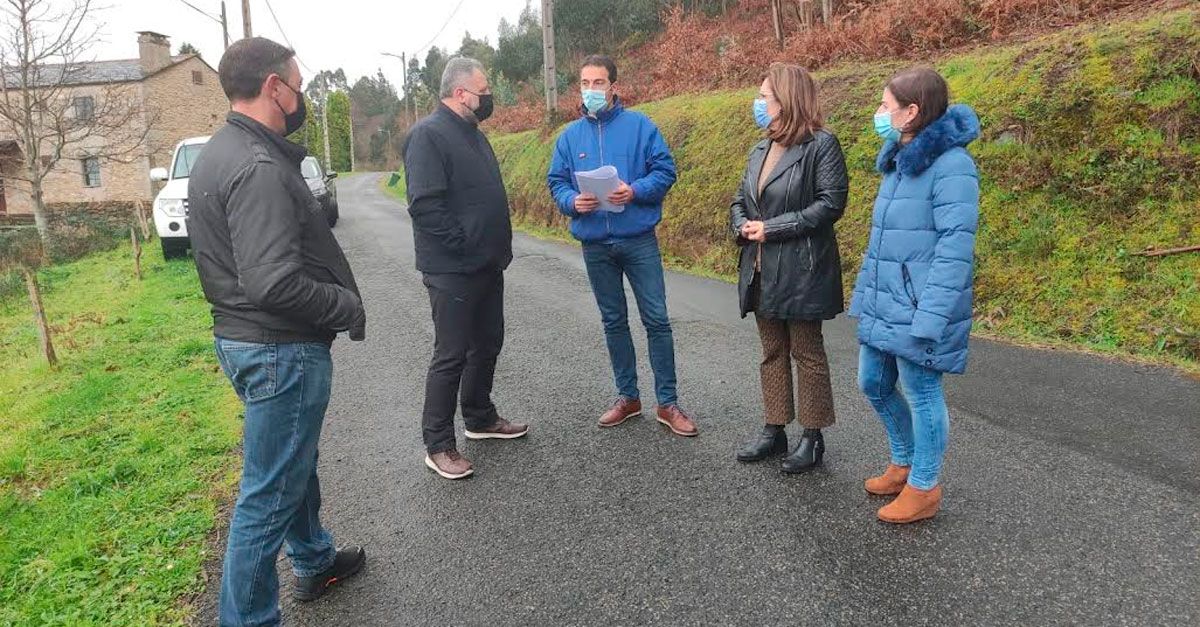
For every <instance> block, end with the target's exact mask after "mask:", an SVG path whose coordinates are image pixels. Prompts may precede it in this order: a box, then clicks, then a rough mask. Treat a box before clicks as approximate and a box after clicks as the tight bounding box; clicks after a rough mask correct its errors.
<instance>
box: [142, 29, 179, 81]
mask: <svg viewBox="0 0 1200 627" xmlns="http://www.w3.org/2000/svg"><path fill="white" fill-rule="evenodd" d="M138 61H139V62H140V63H141V65H142V72H145V73H146V74H153V73H155V72H157V71H159V70H161V69H163V68H165V67H167V66H168V65H171V39H170V38H169V37H167V36H166V35H162V34H159V33H155V32H151V31H148V30H144V31H141V32H139V33H138Z"/></svg>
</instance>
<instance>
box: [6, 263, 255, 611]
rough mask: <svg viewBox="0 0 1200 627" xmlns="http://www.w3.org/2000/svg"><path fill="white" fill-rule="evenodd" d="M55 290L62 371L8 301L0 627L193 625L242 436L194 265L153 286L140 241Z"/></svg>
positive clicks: (156, 273) (54, 276) (158, 270)
mask: <svg viewBox="0 0 1200 627" xmlns="http://www.w3.org/2000/svg"><path fill="white" fill-rule="evenodd" d="M41 280H42V281H43V282H44V286H45V294H44V298H45V304H46V309H47V312H48V315H49V316H50V321H51V324H52V325H53V326H54V328H55V330H56V334H55V336H54V341H55V344H56V348H57V350H58V355H59V359H60V367H59V369H58V370H57V371H54V370H51V369H50V368H49V367H47V366H46V365H45V362H44V361H43V359H42V358H41V355H40V353H39V352H38V347H37V346H38V345H37V337H36V331H35V329H34V326H33V324H32V322H31V314H30V310H29V306H28V303H27V302H26V301H25V300H24V299H23V298H9V299H7V300H5V301H3V302H0V425H2V428H0V521H3V522H2V523H0V625H34V624H36V625H154V624H175V623H180V622H182V621H183V620H185V619H186V617H187V615H188V613H189V608H187V607H186V602H185V599H186V598H187V597H188V596H189V595H190V594H191V593H194V592H197V591H199V589H200V577H199V575H200V569H201V567H202V564H203V561H204V560H205V559H206V539H207V536H208V534H209V532H210V531H211V530H212V529H213V526H214V524H215V522H216V517H217V508H218V504H219V503H222V502H225V501H227V500H228V499H229V498H230V497H231V496H232V494H233V491H234V487H235V480H236V476H237V469H238V463H239V462H238V456H237V445H238V442H239V432H240V427H241V425H240V420H239V416H240V412H241V406H240V404H239V403H238V401H237V398H236V396H234V394H233V392H232V391H231V389H230V387H229V385H228V383H227V382H226V380H225V378H224V376H223V375H222V374H221V373H220V372H219V370H218V367H217V365H216V360H215V357H214V354H213V349H212V339H211V338H212V335H211V331H210V328H211V318H210V316H209V313H208V306H207V303H206V302H205V301H204V298H203V295H202V294H201V291H200V286H199V282H198V281H197V278H196V272H195V268H194V266H193V265H192V263H191V262H190V261H188V260H183V261H179V262H172V263H165V262H164V261H162V258H161V256H160V255H158V254H157V251H154V252H148V253H147V254H146V255H145V258H144V280H143V281H142V282H140V283H139V282H137V281H136V280H135V279H134V277H133V272H132V261H131V258H130V251H129V247H128V245H126V246H124V247H122V248H119V249H117V250H114V251H111V252H107V253H101V254H97V255H94V256H91V257H88V258H86V259H84V260H81V261H78V262H75V263H70V264H65V265H61V266H56V267H52V268H48V269H45V270H43V271H42V272H41Z"/></svg>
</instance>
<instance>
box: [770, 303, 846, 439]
mask: <svg viewBox="0 0 1200 627" xmlns="http://www.w3.org/2000/svg"><path fill="white" fill-rule="evenodd" d="M754 318H755V320H756V321H757V322H758V337H759V339H761V340H762V346H763V358H762V366H761V369H760V371H761V374H762V395H763V405H764V406H765V408H766V411H767V424H769V425H786V424H788V423H790V422H791V421H793V420H796V419H799V422H800V425H801V426H802V427H804V428H805V429H824V428H825V427H828V426H831V425H833V422H834V417H833V385H832V384H831V383H830V381H829V359H828V357H827V356H826V355H825V338H824V336H823V335H822V334H821V321H820V320H773V319H770V318H764V317H762V316H759V315H758V314H755V316H754ZM792 361H795V362H796V383H795V389H793V387H792ZM797 392H798V394H797ZM797 399H798V401H799V402H797ZM797 406H798V407H797ZM797 408H798V409H799V412H798V413H797Z"/></svg>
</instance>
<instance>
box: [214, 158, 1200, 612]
mask: <svg viewBox="0 0 1200 627" xmlns="http://www.w3.org/2000/svg"><path fill="white" fill-rule="evenodd" d="M339 186H340V188H341V189H340V190H339V197H340V199H341V215H342V218H341V220H342V221H341V223H340V224H339V225H338V227H337V229H336V233H337V236H338V239H339V240H340V241H341V242H342V245H343V246H344V247H345V249H346V252H347V254H348V255H349V257H350V260H351V263H352V264H353V266H354V270H355V272H356V275H357V277H358V281H359V284H360V286H361V287H362V289H363V291H364V296H365V299H366V302H367V309H368V317H369V327H368V340H367V342H365V343H361V344H352V343H350V342H345V341H339V342H338V344H337V346H336V347H335V362H336V368H337V370H336V375H335V379H336V380H335V385H334V392H333V400H332V403H331V406H330V410H329V415H328V420H327V422H326V426H325V432H324V435H323V440H322V448H321V473H322V474H321V481H322V487H323V492H324V510H323V511H324V520H325V522H326V525H327V526H328V527H329V528H330V529H331V530H332V531H333V532H334V534H335V536H336V537H337V539H338V542H339V543H361V544H364V545H365V546H366V547H367V553H368V566H367V569H366V570H365V571H364V572H363V574H361V575H360V576H359V577H357V578H355V579H353V580H350V581H348V582H346V583H345V584H344V585H343V586H341V588H340V589H336V590H335V591H334V592H333V593H331V594H330V595H329V596H327V597H326V598H324V599H322V600H320V601H318V602H316V603H313V604H309V605H297V604H294V603H293V602H291V601H289V600H286V597H285V601H284V615H285V620H286V621H287V624H292V625H489V626H494V625H635V624H662V625H732V624H769V625H783V624H804V625H818V624H819V625H831V624H839V625H841V624H844V625H864V624H875V623H879V624H883V623H888V624H912V623H916V624H942V625H967V624H971V625H983V624H1035V625H1042V624H1095V625H1122V624H1131V625H1132V624H1141V625H1195V624H1200V383H1198V382H1197V381H1196V380H1194V379H1189V378H1186V377H1184V376H1182V375H1180V374H1177V373H1175V372H1173V371H1170V370H1166V369H1159V368H1153V367H1145V366H1137V365H1129V364H1124V363H1116V362H1112V361H1108V360H1104V359H1100V358H1095V357H1090V356H1083V355H1076V354H1070V353H1065V352H1058V351H1037V350H1029V349H1023V348H1015V347H1011V346H1007V345H1001V344H996V343H991V342H986V341H981V340H975V341H974V344H973V353H972V361H971V366H970V372H969V374H967V375H965V376H962V377H952V378H950V379H948V397H949V402H950V407H951V425H952V427H951V437H950V440H951V441H950V448H949V453H948V455H947V459H946V466H945V473H944V480H943V485H944V486H945V501H944V504H943V509H942V511H941V513H940V514H939V515H938V516H937V518H935V519H933V520H931V521H927V522H924V523H919V524H916V525H910V526H906V527H900V528H897V527H892V526H887V525H885V524H883V523H880V522H878V521H877V520H876V519H875V510H876V509H877V508H878V507H880V506H881V505H883V504H884V502H885V501H883V500H881V499H879V498H877V497H870V496H868V495H867V494H866V493H865V492H864V491H863V489H862V480H863V478H864V477H867V476H870V475H871V474H873V473H875V472H877V471H879V470H881V469H882V468H883V465H884V464H885V462H886V461H887V444H886V440H885V436H884V432H883V429H882V427H881V426H880V424H879V422H878V420H877V419H876V417H875V415H874V414H873V413H872V411H871V410H870V408H869V406H868V405H867V403H866V401H865V400H864V399H863V398H862V396H861V394H860V393H859V392H858V390H857V388H856V385H855V376H856V375H855V373H856V367H855V366H856V359H857V344H856V342H855V340H854V334H853V326H852V323H851V321H849V320H846V319H838V320H836V321H833V322H832V323H830V324H828V325H827V326H826V346H827V349H828V351H829V354H830V360H831V368H832V372H833V386H834V394H835V399H836V404H837V415H838V424H837V425H836V426H835V427H833V428H832V429H830V430H828V431H827V432H826V434H827V435H826V443H827V445H828V452H827V454H826V458H825V461H826V465H825V467H824V468H823V469H821V470H820V471H818V472H815V473H813V474H811V475H807V476H800V477H793V476H784V475H782V474H781V473H780V472H779V471H778V467H777V465H776V464H775V463H772V462H766V463H762V464H757V465H744V464H739V463H737V462H736V461H734V459H733V452H734V449H735V447H736V446H738V445H739V444H740V443H741V442H742V440H743V439H745V438H746V437H747V436H748V435H750V434H751V433H752V432H754V431H756V430H757V429H759V428H760V425H761V419H760V415H761V412H762V406H761V400H760V397H759V392H758V359H759V350H760V349H759V343H758V339H757V336H756V333H755V329H754V325H753V322H752V321H750V320H740V319H739V318H738V316H737V312H736V309H735V305H736V303H735V296H734V288H733V287H732V286H730V285H727V284H723V283H719V282H715V281H709V280H705V279H699V278H695V277H690V276H684V275H677V274H671V275H670V276H669V277H668V280H667V282H668V292H669V298H670V303H669V307H670V311H671V317H672V320H673V324H674V330H675V342H676V354H677V361H678V364H679V379H680V398H681V402H682V404H683V405H684V406H685V407H686V408H688V409H689V410H691V411H692V412H694V413H695V414H696V416H697V417H698V422H699V425H700V428H701V435H700V436H699V437H698V438H694V439H682V438H677V437H673V436H671V435H669V434H668V433H667V432H666V431H665V430H664V429H663V428H661V427H660V426H659V425H658V424H656V423H655V422H654V421H653V420H652V419H650V418H643V419H638V420H634V421H631V422H629V423H627V424H625V425H623V426H621V427H619V428H616V429H609V430H604V431H603V432H602V431H600V430H599V429H597V427H596V426H595V420H596V418H597V416H598V414H599V413H600V412H601V411H602V410H603V409H605V408H606V406H607V404H608V402H609V401H610V400H611V398H612V395H613V389H612V383H611V376H610V371H609V366H608V360H607V356H606V353H605V348H604V340H603V336H602V331H601V327H600V321H599V315H598V313H597V311H596V308H595V304H594V301H593V300H592V296H591V293H590V291H589V288H588V284H587V279H586V276H585V273H584V270H583V265H582V260H581V259H580V257H579V254H578V250H577V249H576V248H573V247H571V246H565V245H561V244H554V243H547V242H542V241H538V240H533V239H530V238H527V237H523V236H517V238H516V240H515V242H514V247H515V249H516V257H517V258H516V259H515V260H514V262H513V264H512V266H511V268H510V269H509V271H508V272H507V275H506V281H507V293H506V308H507V309H506V315H507V320H508V326H507V328H508V336H507V343H506V346H505V350H504V353H503V355H502V356H501V360H500V364H499V368H498V371H497V375H496V394H495V398H496V402H497V405H498V406H499V408H500V410H501V413H502V414H503V415H505V416H506V417H508V418H510V419H512V420H516V421H522V422H529V423H531V425H532V429H531V432H530V435H529V436H528V437H527V438H525V439H524V440H518V441H511V442H495V441H490V442H483V443H476V442H466V441H465V440H462V439H461V424H460V425H459V431H460V450H461V451H462V452H463V453H464V454H465V455H467V456H468V457H469V458H470V459H472V460H473V461H474V463H475V466H476V476H475V477H474V478H471V479H469V480H466V481H461V482H450V481H446V480H444V479H441V478H438V477H437V476H435V475H434V474H433V473H432V472H430V471H429V470H427V469H426V468H425V467H424V466H423V465H422V459H423V452H422V447H421V442H420V429H419V415H420V408H421V402H422V391H423V385H424V374H425V368H426V365H427V363H428V359H429V356H430V352H431V348H432V340H433V336H432V322H431V320H430V314H429V303H428V299H427V297H426V293H425V289H424V287H423V286H422V284H421V280H420V276H419V274H418V273H417V272H416V271H415V269H414V267H413V253H412V236H411V232H410V226H409V222H408V217H407V213H406V212H405V211H404V209H403V207H402V206H401V205H400V204H399V203H397V202H395V201H393V200H392V199H391V198H390V197H388V196H386V195H384V194H383V193H382V192H381V191H380V189H379V176H377V175H361V176H355V177H348V178H345V179H342V180H340V181H339ZM631 302H632V300H631ZM632 311H635V309H634V307H633V305H631V312H632ZM634 335H635V337H637V336H639V335H640V336H641V337H640V338H639V339H638V351H639V364H640V365H641V366H642V368H641V370H642V375H641V387H642V390H643V394H644V395H645V396H646V397H647V398H652V396H653V395H652V389H653V387H652V378H651V376H650V374H649V371H648V364H647V363H646V359H645V355H646V353H645V342H644V334H642V333H641V328H640V324H638V323H636V322H635V323H634ZM280 566H281V568H286V566H287V562H286V559H284V560H282V561H281V562H280ZM283 581H285V582H288V581H290V575H289V576H285V578H284V579H283ZM211 587H212V588H214V589H215V587H216V586H215V585H213V586H211ZM214 602H215V599H214V598H213V597H212V595H211V593H210V595H209V596H208V597H206V600H205V603H206V608H205V611H204V612H203V613H202V617H203V618H202V620H210V619H211V615H212V614H211V611H212V610H211V607H212V604H213V603H214Z"/></svg>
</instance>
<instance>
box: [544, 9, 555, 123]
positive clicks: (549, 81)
mask: <svg viewBox="0 0 1200 627" xmlns="http://www.w3.org/2000/svg"><path fill="white" fill-rule="evenodd" d="M542 69H543V70H544V73H543V79H544V81H545V83H546V117H547V118H552V117H553V116H554V112H555V110H556V109H557V108H558V72H556V71H555V69H554V0H542Z"/></svg>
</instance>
